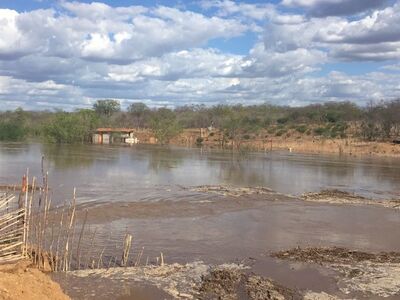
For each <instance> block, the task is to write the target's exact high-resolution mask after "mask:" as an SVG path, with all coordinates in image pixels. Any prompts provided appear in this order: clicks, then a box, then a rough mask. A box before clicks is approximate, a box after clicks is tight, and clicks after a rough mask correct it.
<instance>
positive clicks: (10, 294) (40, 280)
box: [0, 260, 70, 300]
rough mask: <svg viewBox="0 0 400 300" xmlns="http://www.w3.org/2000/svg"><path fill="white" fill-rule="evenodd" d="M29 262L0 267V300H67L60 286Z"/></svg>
mask: <svg viewBox="0 0 400 300" xmlns="http://www.w3.org/2000/svg"><path fill="white" fill-rule="evenodd" d="M30 265H31V263H30V262H29V261H25V260H24V261H19V262H17V263H14V264H6V265H0V299H7V300H20V299H24V300H42V299H52V300H53V299H54V300H67V299H70V298H69V297H68V296H67V295H65V294H64V293H63V291H62V290H61V288H60V286H59V285H58V284H57V283H55V282H54V281H52V280H51V279H50V277H49V276H48V275H46V274H44V273H43V272H41V271H39V270H37V269H36V268H34V267H30Z"/></svg>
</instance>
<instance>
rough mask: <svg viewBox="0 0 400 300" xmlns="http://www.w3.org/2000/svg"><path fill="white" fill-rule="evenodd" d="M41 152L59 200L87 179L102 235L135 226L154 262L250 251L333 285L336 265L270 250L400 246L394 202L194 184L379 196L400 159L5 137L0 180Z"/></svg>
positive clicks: (241, 256) (240, 255) (268, 269)
mask: <svg viewBox="0 0 400 300" xmlns="http://www.w3.org/2000/svg"><path fill="white" fill-rule="evenodd" d="M42 155H44V157H45V168H46V169H47V170H48V172H49V178H50V186H51V189H52V191H53V201H54V203H56V204H57V203H62V202H63V201H64V199H70V198H71V196H72V191H73V188H74V187H76V189H77V201H78V203H79V204H80V205H83V206H85V207H89V208H91V212H90V214H91V215H90V216H89V223H90V224H91V226H94V227H97V228H98V239H99V242H100V243H101V242H103V243H104V242H105V241H109V242H111V243H112V244H113V245H115V243H118V242H119V241H121V239H122V237H123V236H124V234H125V232H126V231H129V232H133V235H134V247H135V250H134V251H136V252H138V251H140V249H141V248H142V247H144V248H145V251H144V256H145V257H146V256H149V257H150V260H152V259H153V260H154V257H155V256H156V255H158V254H159V253H160V252H163V253H164V255H165V257H166V260H167V262H182V263H183V262H190V261H195V260H202V261H205V262H207V263H224V262H232V261H241V260H246V259H249V257H251V258H252V259H253V258H256V259H257V263H256V264H255V265H254V270H255V271H257V272H258V273H260V274H262V275H267V276H272V277H273V278H275V279H276V280H278V281H281V282H284V283H285V284H287V285H288V286H292V287H297V288H305V289H314V290H324V291H328V292H329V291H330V292H334V291H335V289H336V287H335V286H334V284H332V279H331V278H330V277H329V276H327V275H326V274H322V273H321V272H319V271H317V270H315V269H308V268H302V269H299V270H295V271H293V270H291V267H290V266H289V265H288V264H285V263H279V262H277V261H276V260H274V259H271V258H270V257H268V255H267V253H268V252H269V251H274V250H281V249H287V248H291V247H295V246H298V245H300V246H307V245H313V246H314V245H324V246H332V245H334V246H344V247H349V248H355V249H364V250H370V251H399V250H400V234H399V232H398V230H397V228H398V226H399V225H400V218H399V214H398V211H395V210H390V209H386V208H371V207H364V206H361V207H360V206H343V205H327V204H318V203H317V204H315V203H304V202H302V201H298V200H287V201H286V200H285V199H283V200H285V201H281V200H282V199H280V198H279V197H281V196H279V195H278V194H277V196H276V199H270V200H274V201H264V199H261V198H262V197H257V198H256V199H226V197H225V198H224V197H223V196H219V195H212V194H204V193H199V192H194V191H192V190H191V189H190V188H191V187H197V186H202V185H228V186H234V187H247V186H253V187H255V186H262V187H268V188H270V189H272V190H274V191H277V192H279V193H282V194H285V195H289V194H290V195H294V196H299V195H301V194H302V193H304V192H311V191H319V190H321V189H340V190H343V191H348V192H354V193H356V194H360V195H363V196H366V197H369V198H372V199H391V198H400V160H399V159H391V158H373V157H367V158H365V157H364V158H360V157H351V156H340V157H339V156H328V155H308V154H295V153H288V152H273V153H246V154H244V155H239V154H233V153H231V152H229V151H220V150H205V149H198V148H178V147H161V146H150V145H149V146H147V145H135V146H132V147H124V146H96V145H73V146H72V145H45V144H21V143H2V144H0V185H4V184H15V183H18V182H20V180H21V176H22V174H23V173H24V172H26V169H27V168H29V173H30V174H31V176H33V175H35V176H38V177H40V176H41V175H40V173H41V172H40V170H41V163H40V162H41V157H42ZM282 197H283V196H282ZM275 200H276V201H275ZM111 232H112V233H113V234H112V237H113V238H112V239H110V233H111ZM110 251H111V250H110ZM66 288H67V289H68V285H66ZM117 290H118V289H117ZM71 291H72V293H74V290H71ZM76 296H77V297H78V298H79V297H81V296H82V294H76ZM103 296H104V295H103ZM82 297H83V296H82ZM96 297H99V295H96Z"/></svg>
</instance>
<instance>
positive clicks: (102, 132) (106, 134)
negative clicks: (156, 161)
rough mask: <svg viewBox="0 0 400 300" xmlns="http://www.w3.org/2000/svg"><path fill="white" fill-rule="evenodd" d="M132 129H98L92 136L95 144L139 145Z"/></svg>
mask: <svg viewBox="0 0 400 300" xmlns="http://www.w3.org/2000/svg"><path fill="white" fill-rule="evenodd" d="M134 131H135V130H134V129H131V128H97V129H96V132H95V133H94V134H93V136H92V143H93V144H113V143H122V144H131V145H132V144H137V143H139V140H138V139H137V137H136V136H135V135H134Z"/></svg>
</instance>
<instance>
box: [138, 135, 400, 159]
mask: <svg viewBox="0 0 400 300" xmlns="http://www.w3.org/2000/svg"><path fill="white" fill-rule="evenodd" d="M135 135H136V136H137V137H138V139H139V142H140V143H145V144H154V143H157V140H156V138H155V137H154V135H153V133H152V132H151V130H150V129H140V130H137V131H136V132H135ZM222 141H223V137H222V133H221V132H220V131H218V130H215V129H214V130H208V129H206V128H203V129H200V128H197V129H185V130H183V132H182V133H180V134H179V135H178V136H176V137H174V138H173V139H171V140H170V144H172V145H177V146H196V145H197V146H204V147H210V148H222V147H223V146H224V147H225V148H228V149H229V148H232V147H233V148H234V149H236V150H239V151H240V150H241V151H262V152H269V151H276V150H280V151H281V150H285V151H291V152H297V153H315V154H337V155H352V156H380V157H400V144H395V143H391V142H376V141H363V140H360V139H358V138H355V137H352V136H351V135H349V137H346V138H338V137H337V138H328V137H323V136H314V135H308V134H305V133H300V132H298V131H296V130H295V129H288V130H287V131H286V132H285V134H284V135H279V136H277V135H276V133H275V134H271V133H269V132H268V131H266V130H263V131H260V132H259V133H257V134H250V135H245V136H244V137H243V138H240V139H239V138H238V139H227V140H226V141H224V142H222Z"/></svg>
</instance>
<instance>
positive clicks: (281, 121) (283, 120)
mask: <svg viewBox="0 0 400 300" xmlns="http://www.w3.org/2000/svg"><path fill="white" fill-rule="evenodd" d="M288 121H289V118H287V117H283V118H279V119H278V120H276V122H278V124H286V123H287V122H288Z"/></svg>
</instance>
